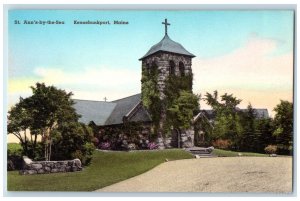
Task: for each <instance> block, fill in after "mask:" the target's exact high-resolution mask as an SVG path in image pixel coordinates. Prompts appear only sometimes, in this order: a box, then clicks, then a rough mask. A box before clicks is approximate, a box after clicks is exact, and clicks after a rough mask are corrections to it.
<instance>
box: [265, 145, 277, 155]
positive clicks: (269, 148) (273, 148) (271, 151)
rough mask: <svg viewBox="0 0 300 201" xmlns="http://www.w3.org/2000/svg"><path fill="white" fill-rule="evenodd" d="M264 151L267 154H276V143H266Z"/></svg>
mask: <svg viewBox="0 0 300 201" xmlns="http://www.w3.org/2000/svg"><path fill="white" fill-rule="evenodd" d="M265 152H266V153H267V154H276V152H277V146H276V145H268V146H267V147H266V148H265Z"/></svg>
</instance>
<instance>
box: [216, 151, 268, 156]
mask: <svg viewBox="0 0 300 201" xmlns="http://www.w3.org/2000/svg"><path fill="white" fill-rule="evenodd" d="M239 153H241V154H242V156H260V157H262V156H263V157H266V156H267V157H268V156H269V155H268V154H260V153H252V152H235V151H227V150H222V149H214V150H213V152H212V154H213V155H215V156H219V157H234V156H239Z"/></svg>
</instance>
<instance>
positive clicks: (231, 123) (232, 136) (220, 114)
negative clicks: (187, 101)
mask: <svg viewBox="0 0 300 201" xmlns="http://www.w3.org/2000/svg"><path fill="white" fill-rule="evenodd" d="M204 100H206V102H207V104H208V105H210V106H211V107H212V108H213V110H214V112H215V115H216V117H215V121H214V123H213V127H214V129H213V132H212V137H211V139H212V140H216V139H228V140H230V141H231V142H232V148H233V149H237V150H238V149H239V145H240V141H239V140H240V136H241V135H242V125H241V121H240V119H241V116H240V113H239V111H238V110H237V105H238V104H239V103H240V102H241V100H240V99H237V98H236V97H234V96H233V95H232V94H230V95H228V94H227V93H225V94H224V95H222V96H221V101H219V100H218V92H217V91H214V93H213V94H210V93H206V95H205V98H204Z"/></svg>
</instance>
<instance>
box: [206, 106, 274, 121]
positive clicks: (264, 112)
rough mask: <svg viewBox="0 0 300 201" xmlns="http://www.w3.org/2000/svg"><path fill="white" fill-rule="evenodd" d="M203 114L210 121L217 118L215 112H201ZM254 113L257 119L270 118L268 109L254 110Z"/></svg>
mask: <svg viewBox="0 0 300 201" xmlns="http://www.w3.org/2000/svg"><path fill="white" fill-rule="evenodd" d="M237 109H238V110H240V111H242V112H246V111H247V109H239V108H237ZM201 112H204V114H205V115H206V117H207V118H208V119H214V118H215V117H216V115H215V113H214V111H213V110H201ZM253 113H254V116H255V117H256V118H257V119H267V118H269V117H270V116H269V113H268V110H267V109H256V108H253Z"/></svg>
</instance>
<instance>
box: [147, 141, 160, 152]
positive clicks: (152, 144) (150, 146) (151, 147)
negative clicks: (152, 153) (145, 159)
mask: <svg viewBox="0 0 300 201" xmlns="http://www.w3.org/2000/svg"><path fill="white" fill-rule="evenodd" d="M148 148H149V149H150V150H153V149H158V144H156V143H155V142H150V143H149V144H148Z"/></svg>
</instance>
